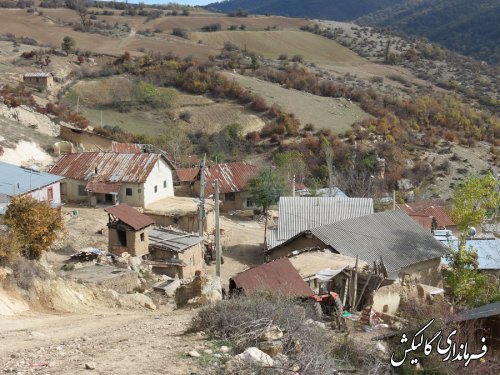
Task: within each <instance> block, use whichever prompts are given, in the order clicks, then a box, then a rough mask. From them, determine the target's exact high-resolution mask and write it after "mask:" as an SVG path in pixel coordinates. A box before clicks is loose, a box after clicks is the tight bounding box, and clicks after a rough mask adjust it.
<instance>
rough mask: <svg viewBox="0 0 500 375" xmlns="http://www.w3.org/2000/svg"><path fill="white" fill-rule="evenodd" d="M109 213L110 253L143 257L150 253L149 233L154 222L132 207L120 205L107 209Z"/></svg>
mask: <svg viewBox="0 0 500 375" xmlns="http://www.w3.org/2000/svg"><path fill="white" fill-rule="evenodd" d="M104 211H106V212H107V213H108V217H109V220H108V224H107V225H108V229H109V230H108V251H109V252H111V253H113V254H116V255H120V254H122V253H123V252H128V253H129V254H130V255H131V256H143V255H146V254H147V253H148V252H149V231H150V229H151V226H152V225H153V224H154V221H153V220H152V219H151V218H150V217H148V216H146V215H144V214H142V213H140V212H139V211H137V210H136V209H134V208H132V207H130V206H129V205H127V204H123V203H122V204H119V205H117V206H112V207H108V208H105V209H104Z"/></svg>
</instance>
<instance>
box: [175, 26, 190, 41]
mask: <svg viewBox="0 0 500 375" xmlns="http://www.w3.org/2000/svg"><path fill="white" fill-rule="evenodd" d="M172 35H175V36H178V37H180V38H184V39H189V37H188V32H187V30H185V29H181V28H180V27H174V29H173V30H172Z"/></svg>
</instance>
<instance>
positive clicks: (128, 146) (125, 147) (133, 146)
mask: <svg viewBox="0 0 500 375" xmlns="http://www.w3.org/2000/svg"><path fill="white" fill-rule="evenodd" d="M111 151H113V152H120V153H123V154H141V153H142V148H141V145H139V144H137V143H121V142H115V141H113V142H111Z"/></svg>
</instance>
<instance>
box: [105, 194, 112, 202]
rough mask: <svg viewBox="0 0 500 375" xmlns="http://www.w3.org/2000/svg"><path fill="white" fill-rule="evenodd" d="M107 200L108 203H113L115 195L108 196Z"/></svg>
mask: <svg viewBox="0 0 500 375" xmlns="http://www.w3.org/2000/svg"><path fill="white" fill-rule="evenodd" d="M105 200H106V203H113V195H112V194H106V197H105Z"/></svg>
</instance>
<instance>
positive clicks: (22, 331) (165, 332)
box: [0, 310, 203, 375]
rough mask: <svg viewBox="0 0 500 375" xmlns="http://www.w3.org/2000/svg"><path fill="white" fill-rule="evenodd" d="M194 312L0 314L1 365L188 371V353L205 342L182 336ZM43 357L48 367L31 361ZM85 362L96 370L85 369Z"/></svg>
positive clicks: (62, 370) (23, 369) (21, 369)
mask: <svg viewBox="0 0 500 375" xmlns="http://www.w3.org/2000/svg"><path fill="white" fill-rule="evenodd" d="M192 314H193V312H192V311H189V310H177V311H175V312H172V311H155V312H141V313H137V312H126V311H118V310H115V311H111V310H109V311H95V313H94V314H90V315H69V316H64V315H63V316H61V315H38V316H32V317H23V318H3V319H1V318H0V337H2V345H0V362H1V363H2V367H1V368H2V369H3V370H4V371H9V370H10V371H11V370H15V371H16V372H18V373H24V374H25V373H31V372H32V371H34V370H37V371H36V372H37V373H39V374H98V373H101V374H124V375H126V374H134V375H135V374H172V375H174V374H179V375H180V374H182V375H184V374H189V373H190V372H191V371H196V369H197V364H196V363H194V362H193V360H191V359H188V358H186V353H187V352H188V351H189V350H192V349H193V348H195V347H196V346H200V345H203V343H202V342H200V338H199V337H198V336H196V335H190V336H183V335H182V334H183V332H184V331H185V329H186V327H187V325H188V324H189V321H190V319H191V317H192ZM198 350H200V349H198ZM200 351H201V350H200ZM47 362H48V364H49V366H48V367H33V366H32V365H33V364H35V363H47ZM86 363H92V364H93V366H95V370H94V371H90V370H88V369H85V364H86Z"/></svg>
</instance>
